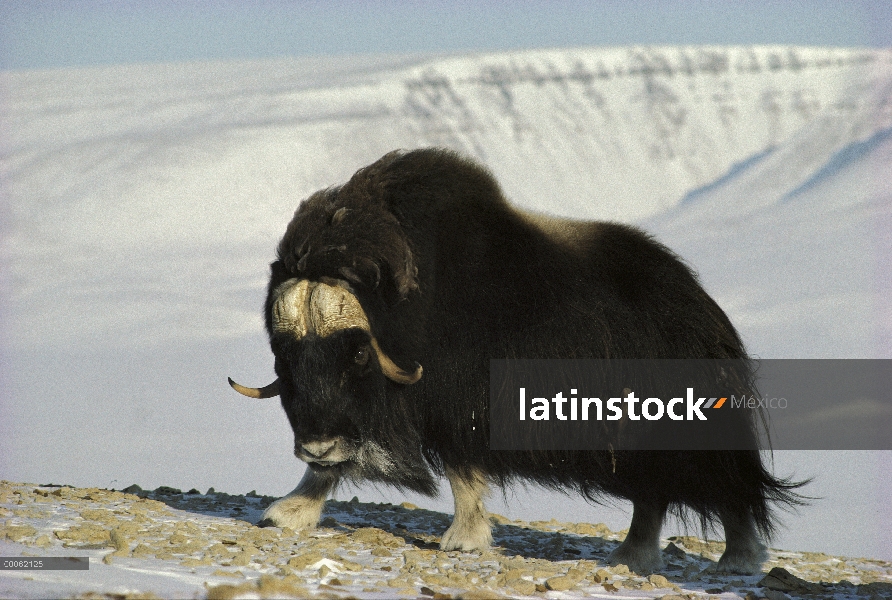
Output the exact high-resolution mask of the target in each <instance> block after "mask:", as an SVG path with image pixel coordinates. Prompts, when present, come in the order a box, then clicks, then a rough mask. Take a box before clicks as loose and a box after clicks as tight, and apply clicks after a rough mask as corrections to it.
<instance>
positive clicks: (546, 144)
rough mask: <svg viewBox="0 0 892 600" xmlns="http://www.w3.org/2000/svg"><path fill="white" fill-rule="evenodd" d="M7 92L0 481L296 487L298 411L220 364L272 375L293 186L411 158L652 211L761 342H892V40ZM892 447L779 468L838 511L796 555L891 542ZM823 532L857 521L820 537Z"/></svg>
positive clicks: (805, 348)
mask: <svg viewBox="0 0 892 600" xmlns="http://www.w3.org/2000/svg"><path fill="white" fill-rule="evenodd" d="M0 89H2V135H0V186H2V188H0V189H2V194H3V200H4V203H3V204H2V205H0V232H2V242H0V286H2V288H0V289H2V295H0V302H2V305H0V327H2V332H3V337H2V347H0V357H2V358H0V365H2V366H0V369H2V371H0V384H2V386H3V389H4V390H6V392H5V394H4V395H3V397H2V400H0V478H4V479H9V480H16V481H34V482H38V483H46V482H55V483H58V484H70V485H77V486H99V487H117V488H120V487H123V486H126V485H129V484H131V483H134V482H135V483H138V484H140V485H142V486H143V487H146V488H154V487H157V486H158V485H162V484H163V485H171V486H176V487H180V488H182V489H189V488H193V487H195V488H200V489H206V488H208V487H215V488H217V489H221V490H227V491H229V492H233V493H237V492H245V491H246V490H251V489H256V490H259V491H260V492H261V493H267V494H271V495H281V494H283V493H285V492H287V491H288V490H290V489H291V487H292V486H293V485H294V484H295V483H296V481H297V480H298V478H299V475H300V466H299V464H297V461H296V460H295V459H294V458H293V456H292V450H291V443H292V441H291V432H290V429H289V428H288V424H287V422H286V420H285V418H284V417H283V415H282V414H281V409H280V408H279V406H278V404H277V403H276V402H274V401H271V402H269V403H262V402H259V403H253V402H248V401H246V400H245V399H244V398H241V397H237V396H236V395H235V394H234V393H233V392H232V391H231V390H229V389H228V387H227V386H226V379H225V378H226V376H227V375H232V376H234V377H237V378H238V379H239V380H240V381H243V382H245V383H248V384H262V383H266V382H267V380H269V379H270V377H271V374H272V361H271V359H270V354H269V350H268V348H267V347H266V342H265V338H264V333H263V326H262V321H261V316H260V307H261V304H262V298H263V290H264V286H265V283H266V277H267V265H268V263H269V262H270V260H271V259H272V257H273V254H274V249H275V245H276V243H277V241H278V239H279V237H280V236H281V235H282V233H283V232H284V228H285V225H286V224H287V222H288V220H289V219H290V217H291V215H292V213H293V211H294V209H295V208H296V206H297V204H298V203H299V201H300V200H301V199H302V198H303V197H305V196H306V195H307V194H309V193H310V192H312V191H314V190H316V189H319V188H321V187H324V186H328V185H331V184H335V183H339V182H342V181H344V180H345V179H346V178H347V177H349V176H350V174H352V173H353V172H354V171H355V170H356V169H357V168H359V167H361V166H363V165H366V164H368V163H370V162H371V161H373V160H375V159H376V158H378V157H379V156H381V155H382V154H384V153H385V152H387V151H389V150H392V149H394V148H400V147H401V148H411V147H416V146H427V145H443V146H449V147H452V148H455V149H457V150H460V151H462V152H465V153H467V154H470V155H471V156H473V157H476V158H477V159H479V160H481V161H483V162H484V163H486V164H487V165H488V166H489V167H490V168H491V169H492V171H493V172H494V174H495V175H496V177H497V178H498V179H499V180H500V182H501V183H502V184H503V187H504V189H505V191H506V193H507V195H508V196H509V197H510V198H511V199H512V200H513V201H514V202H516V203H518V204H521V205H523V206H525V207H528V208H531V209H536V210H541V211H546V212H551V213H554V214H562V215H570V216H576V217H580V218H600V219H615V220H620V221H624V222H634V223H639V224H642V225H644V226H645V227H647V228H648V229H650V230H652V231H653V232H655V233H656V235H657V236H658V237H659V238H660V239H661V240H662V241H664V242H665V243H666V244H667V245H669V246H670V247H671V248H673V249H674V250H676V251H677V252H678V253H679V254H680V255H681V256H683V257H684V258H685V260H686V261H687V262H688V263H689V264H691V265H692V266H693V267H694V268H695V269H697V270H698V271H699V272H700V274H701V276H702V279H703V281H704V284H705V286H706V287H707V289H708V290H709V291H710V292H711V293H712V294H713V295H714V296H715V297H716V298H717V300H718V301H719V303H720V304H721V305H722V306H723V307H724V308H725V309H726V310H727V312H728V313H729V315H730V316H731V319H732V320H733V321H734V322H735V323H736V324H737V325H738V326H739V327H740V329H741V331H742V334H743V336H744V339H745V341H746V342H747V344H748V347H749V349H750V350H751V351H752V352H753V353H754V354H756V355H759V356H762V357H855V356H857V357H887V358H888V357H892V307H890V303H889V301H888V298H889V297H892V282H890V276H889V273H890V272H892V264H890V263H892V258H890V257H892V233H890V232H892V176H890V175H889V173H892V51H871V50H846V49H820V48H787V47H754V48H623V49H575V50H554V51H541V50H537V51H524V52H514V53H502V54H475V55H462V56H449V57H442V56H440V57H429V56H428V57H424V56H406V57H344V58H331V59H293V60H290V59H289V60H274V61H260V62H239V63H192V64H170V65H152V66H138V65H137V66H118V67H103V68H95V69H82V70H78V69H70V70H58V71H42V72H39V71H35V72H3V73H0ZM890 465H892V461H890V459H889V453H874V454H869V453H862V454H857V455H856V454H848V455H845V456H843V455H842V454H834V455H827V456H824V457H823V458H821V459H820V460H815V457H814V455H809V456H802V455H790V456H779V457H778V463H777V466H778V470H779V472H780V473H781V474H789V473H790V471H793V470H795V471H796V475H799V476H809V475H815V476H817V480H816V483H815V484H814V487H812V488H810V489H809V490H808V492H809V493H811V494H813V495H816V496H823V497H825V498H826V500H824V504H823V505H819V506H817V507H815V508H813V509H807V510H811V511H813V512H811V513H808V512H806V513H805V514H806V515H808V516H809V518H808V519H804V518H797V517H795V516H791V517H789V518H788V519H787V523H788V524H789V525H790V526H791V527H790V529H791V531H792V532H793V533H790V534H789V535H795V536H799V537H793V538H783V537H782V538H781V541H780V542H778V543H779V544H783V543H784V541H785V539H786V540H795V542H791V543H795V544H797V547H796V548H795V549H804V550H824V551H828V552H833V553H835V554H845V553H861V554H870V555H877V554H878V553H885V554H884V555H883V557H885V558H892V540H890V538H889V537H888V530H880V529H882V528H878V527H876V524H877V523H878V522H888V519H889V517H890V515H889V514H888V512H884V511H888V508H887V507H885V506H886V502H885V500H887V498H888V494H889V488H888V487H887V486H888V484H887V483H885V482H887V481H889V480H890V476H892V466H890ZM822 486H824V487H822ZM353 493H354V492H352V491H351V492H349V494H350V495H352V494H353ZM367 493H368V494H369V495H371V499H375V500H379V499H389V500H391V501H396V502H398V501H400V498H401V497H399V496H398V495H397V494H396V492H392V491H390V490H383V491H381V492H376V491H374V490H371V491H368V492H367ZM536 493H539V492H536V491H532V492H524V491H520V492H518V497H519V498H527V497H528V496H529V495H530V494H536ZM376 494H377V495H376ZM549 498H551V499H550V500H549V501H548V502H536V503H535V506H539V507H542V506H548V510H552V509H553V510H554V511H556V512H557V513H558V514H553V515H546V514H538V513H537V514H531V513H524V512H515V513H513V514H509V516H511V517H512V518H525V519H536V518H540V519H541V518H544V519H548V518H551V516H555V517H558V518H562V519H563V520H571V519H576V518H577V516H576V515H578V514H580V511H585V514H591V515H592V517H591V519H594V520H595V521H605V522H607V523H608V524H609V525H610V526H611V527H614V528H616V529H621V528H623V527H625V526H627V521H628V514H625V515H624V514H623V513H622V511H615V512H613V513H609V514H611V515H614V517H609V516H607V517H605V516H603V514H602V513H600V512H598V511H599V510H600V509H592V508H588V507H585V506H583V505H582V503H581V501H577V500H571V499H567V498H563V497H560V496H557V497H551V496H549ZM363 499H365V497H363ZM410 499H411V500H412V501H413V502H420V501H419V500H418V499H417V498H410ZM438 502H440V504H436V506H437V507H440V508H445V509H446V510H451V502H450V500H449V499H448V497H447V498H446V499H445V500H441V501H438ZM493 502H494V507H493V510H496V511H498V512H507V513H510V511H511V510H515V511H522V510H527V509H522V508H520V507H521V505H522V504H523V503H522V502H520V501H518V502H516V503H513V504H514V505H515V506H514V508H513V509H512V508H509V507H504V506H499V505H498V503H497V501H496V500H494V501H493ZM842 504H845V505H846V506H849V507H850V508H851V511H850V512H849V513H848V514H855V515H859V518H858V519H855V520H854V522H853V521H851V520H850V521H846V520H845V519H846V516H845V515H840V514H838V511H836V510H834V507H837V506H839V505H842ZM529 510H534V509H529ZM539 510H545V509H544V508H540V509H539ZM596 513H597V516H596ZM616 515H618V516H616ZM610 518H614V519H615V520H614V521H611V520H610ZM834 519H835V520H834ZM884 520H885V521H884ZM806 521H808V522H809V523H819V524H820V525H819V526H820V527H838V528H840V530H843V528H845V529H844V530H845V531H848V532H850V533H851V532H852V528H855V531H854V533H851V534H850V535H849V534H844V535H840V536H838V539H836V540H835V541H832V542H827V541H826V536H824V535H811V534H810V533H809V527H817V526H818V525H811V526H808V525H806V524H805V522H806ZM883 531H885V533H884V532H883ZM667 535H668V533H667ZM782 535H786V534H782ZM803 544H806V545H807V544H814V545H812V546H809V547H805V546H803ZM820 544H824V546H822V547H817V546H818V545H820ZM826 544H836V545H835V546H833V547H827V546H826ZM791 549H794V548H791Z"/></svg>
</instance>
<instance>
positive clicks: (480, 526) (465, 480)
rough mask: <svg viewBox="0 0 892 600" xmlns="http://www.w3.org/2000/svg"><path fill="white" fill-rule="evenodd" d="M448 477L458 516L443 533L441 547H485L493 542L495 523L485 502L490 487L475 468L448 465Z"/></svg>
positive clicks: (469, 548) (476, 549)
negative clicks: (455, 467)
mask: <svg viewBox="0 0 892 600" xmlns="http://www.w3.org/2000/svg"><path fill="white" fill-rule="evenodd" d="M446 477H447V478H448V479H449V485H450V486H451V487H452V497H453V498H454V499H455V517H454V518H453V519H452V525H450V526H449V529H447V530H446V533H444V534H443V539H442V541H441V542H440V548H441V549H442V550H463V551H465V552H471V551H483V550H486V549H487V548H489V547H490V545H492V527H491V526H490V524H489V515H488V514H487V513H486V507H485V506H484V505H483V498H484V497H485V496H486V495H487V494H488V492H489V488H488V486H487V485H486V480H485V479H484V477H483V474H482V473H481V472H480V471H478V470H476V469H462V470H453V469H450V468H449V467H446Z"/></svg>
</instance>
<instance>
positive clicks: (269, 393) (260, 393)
mask: <svg viewBox="0 0 892 600" xmlns="http://www.w3.org/2000/svg"><path fill="white" fill-rule="evenodd" d="M227 379H229V385H231V386H232V389H234V390H235V391H237V392H238V393H239V394H241V395H243V396H247V397H248V398H275V397H276V396H278V395H279V380H278V379H276V380H275V381H274V382H272V383H271V384H269V385H267V386H264V387H262V388H249V387H245V386H243V385H240V384H238V383H236V382H234V381H233V380H232V378H231V377H228V378H227Z"/></svg>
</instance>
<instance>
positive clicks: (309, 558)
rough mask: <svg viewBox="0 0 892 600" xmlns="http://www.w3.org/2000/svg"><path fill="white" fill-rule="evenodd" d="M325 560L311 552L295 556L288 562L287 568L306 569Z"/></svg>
mask: <svg viewBox="0 0 892 600" xmlns="http://www.w3.org/2000/svg"><path fill="white" fill-rule="evenodd" d="M323 558H325V557H324V556H322V554H321V553H319V552H315V551H311V552H307V553H305V554H300V555H298V556H295V557H294V558H292V559H291V560H289V561H288V566H289V567H292V568H295V569H306V568H308V567H309V566H310V565H312V564H315V563H317V562H319V561H320V560H322V559H323Z"/></svg>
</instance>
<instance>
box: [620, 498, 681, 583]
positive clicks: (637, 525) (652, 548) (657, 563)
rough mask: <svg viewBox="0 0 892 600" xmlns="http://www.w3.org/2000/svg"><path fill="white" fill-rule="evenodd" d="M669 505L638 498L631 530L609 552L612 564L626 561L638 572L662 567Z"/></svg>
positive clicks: (634, 505) (624, 563) (628, 565)
mask: <svg viewBox="0 0 892 600" xmlns="http://www.w3.org/2000/svg"><path fill="white" fill-rule="evenodd" d="M667 508H668V507H667V505H665V504H645V503H643V502H635V503H634V504H633V509H632V524H631V525H630V526H629V533H628V534H626V539H625V540H624V541H623V543H622V544H620V545H619V547H618V548H617V549H616V550H614V551H613V552H611V553H610V556H608V557H607V562H608V563H610V564H611V565H620V564H622V565H626V566H627V567H629V569H631V570H632V571H635V572H636V573H651V572H653V571H658V570H660V569H662V568H663V566H664V565H663V558H662V556H661V555H660V529H662V527H663V519H664V518H665V517H666V509H667Z"/></svg>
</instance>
